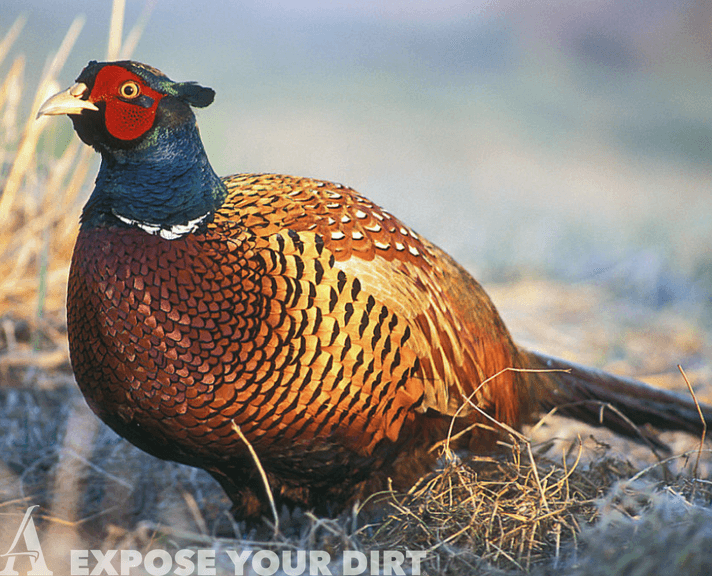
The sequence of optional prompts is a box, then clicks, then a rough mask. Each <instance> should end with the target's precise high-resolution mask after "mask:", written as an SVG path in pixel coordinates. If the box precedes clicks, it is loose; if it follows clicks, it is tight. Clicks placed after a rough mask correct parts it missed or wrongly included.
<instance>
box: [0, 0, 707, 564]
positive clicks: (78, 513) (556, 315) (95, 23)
mask: <svg viewBox="0 0 712 576" xmlns="http://www.w3.org/2000/svg"><path fill="white" fill-rule="evenodd" d="M78 16H79V18H78ZM120 20H121V19H120V18H118V17H116V16H115V17H114V22H115V23H116V22H119V21H120ZM123 20H124V21H125V23H124V26H123V32H122V33H120V34H119V36H120V37H121V39H122V40H123V42H118V40H117V38H116V33H117V30H119V29H120V25H119V26H116V25H115V26H113V27H112V30H113V32H112V34H113V36H111V35H110V34H109V30H110V22H111V21H112V2H110V1H108V0H106V1H103V2H96V1H94V2H88V1H86V0H61V1H53V0H3V2H2V3H1V4H0V189H1V190H2V195H0V449H1V450H0V451H2V453H3V457H2V459H1V460H0V501H1V502H2V503H12V502H15V503H18V504H17V505H18V506H19V508H18V510H19V512H18V513H20V514H21V513H22V511H23V510H24V506H25V503H26V502H30V503H41V504H43V506H44V508H45V509H49V510H51V514H52V516H53V517H55V518H59V519H72V518H75V519H78V518H83V519H87V518H90V519H91V518H94V520H93V522H95V523H96V525H98V526H99V527H100V528H101V529H102V530H103V529H104V528H105V527H106V526H109V525H112V526H127V527H129V528H130V527H131V526H133V522H134V520H133V519H134V518H135V517H136V518H141V519H145V518H150V519H156V518H159V519H160V520H161V522H163V523H164V524H165V523H167V524H168V525H169V526H174V525H181V524H180V523H178V522H176V521H174V519H175V516H176V514H178V512H176V510H177V508H176V504H175V500H176V499H177V500H179V501H181V502H187V503H188V504H190V503H191V502H195V500H197V502H198V505H199V507H200V510H201V513H202V514H203V515H204V516H205V518H210V517H211V514H210V513H209V510H210V507H211V506H212V507H213V508H216V509H217V512H215V514H214V515H213V516H215V515H218V516H219V514H220V511H223V512H224V510H225V509H227V504H226V503H225V502H221V503H219V504H218V500H216V498H215V494H216V486H215V485H214V483H213V482H212V481H211V480H210V479H207V478H204V477H203V476H200V473H198V472H196V471H194V470H188V469H183V468H181V469H180V470H179V468H178V467H175V466H172V465H169V464H165V463H159V462H158V461H157V460H155V459H153V458H151V457H149V456H147V455H145V454H139V453H138V452H137V450H135V449H132V448H131V447H129V446H128V445H127V444H126V443H123V442H120V441H119V439H118V438H117V437H116V436H115V435H113V434H112V433H111V432H109V431H108V429H106V428H105V427H103V426H101V427H100V426H99V422H98V420H97V419H96V418H95V417H94V416H93V415H91V414H89V412H88V409H87V407H86V405H85V404H84V402H83V400H82V399H81V397H80V395H79V393H78V390H77V388H76V386H75V384H74V379H73V375H72V373H71V368H70V366H69V360H68V350H67V341H66V326H65V319H64V318H65V311H64V300H65V291H66V281H67V273H68V268H69V257H70V254H71V248H72V246H73V243H74V237H75V235H76V231H77V225H78V219H79V214H80V210H81V206H82V204H83V202H84V201H85V199H86V198H87V197H88V195H89V193H90V191H91V183H92V181H93V178H94V174H96V171H97V168H98V158H97V157H96V155H95V154H93V153H92V152H91V151H90V150H88V149H86V147H85V146H83V145H82V144H81V143H80V142H79V141H78V139H77V138H76V136H75V135H74V133H73V132H72V129H71V122H70V121H69V120H68V119H66V118H53V119H45V120H42V121H39V122H36V121H35V120H34V116H35V113H36V110H37V108H38V107H39V104H40V103H41V102H42V101H43V100H44V99H45V98H46V97H47V96H49V95H50V94H51V93H53V92H57V91H58V90H59V89H61V88H65V87H67V86H69V85H70V84H71V83H72V82H73V80H74V78H76V76H77V75H78V74H79V72H80V71H81V69H82V68H83V67H84V66H85V65H86V63H87V62H88V61H89V60H104V59H106V54H107V51H113V52H115V53H118V52H120V51H121V50H124V51H127V52H132V57H133V58H134V59H136V60H139V61H142V62H145V63H148V64H151V65H153V66H155V67H157V68H159V69H161V70H162V71H163V72H165V73H166V74H167V75H168V76H169V77H171V78H172V79H174V80H179V81H187V80H195V81H198V82H199V83H201V84H204V85H206V86H210V87H212V88H214V89H215V90H216V91H217V97H216V100H215V103H214V104H213V105H212V106H210V107H209V108H206V109H202V110H198V111H197V116H198V121H199V124H200V128H201V132H202V135H203V139H204V142H205V145H206V148H207V151H208V154H209V156H210V158H211V159H212V162H213V165H214V167H215V169H216V171H217V172H218V174H221V175H228V174H231V173H236V172H281V173H288V174H294V175H299V176H310V177H314V178H321V179H327V180H333V181H337V182H341V183H344V184H348V185H350V186H352V187H354V188H355V189H356V190H358V191H359V192H361V193H362V194H364V195H366V196H367V197H370V198H371V199H373V200H374V201H376V202H377V203H378V204H380V205H381V206H383V207H384V208H386V209H387V210H389V211H390V212H392V213H393V214H395V215H397V216H398V217H400V218H401V219H402V220H403V221H404V222H406V223H407V224H409V225H410V226H411V227H413V228H414V229H415V230H416V231H418V232H419V233H420V234H422V235H424V236H425V237H427V238H429V239H430V240H431V241H433V242H435V243H436V244H438V245H440V246H441V247H442V248H444V249H445V250H447V251H448V252H450V253H451V254H452V255H453V256H454V257H455V258H456V259H457V260H458V261H460V262H461V263H462V264H463V265H465V266H466V267H467V268H468V269H469V270H471V271H472V272H473V274H474V276H475V277H476V278H478V279H479V280H480V281H481V282H482V283H483V284H484V285H485V288H486V289H487V291H488V292H489V293H490V294H491V296H492V297H493V299H494V301H495V304H496V305H497V306H498V308H499V309H500V311H501V313H502V315H503V317H504V319H505V321H506V323H507V324H508V325H509V327H510V329H511V330H512V332H513V333H514V335H515V337H516V339H517V340H518V341H519V342H523V343H525V344H527V345H530V346H532V347H536V348H538V349H542V350H544V351H546V352H548V353H551V354H554V355H558V356H564V357H568V358H571V359H575V360H577V361H580V362H582V363H586V364H592V365H596V366H600V367H603V368H605V369H608V370H612V371H615V372H619V373H625V374H633V375H635V376H638V377H641V378H644V379H645V380H646V381H648V382H650V383H652V384H655V385H658V386H666V387H669V388H675V389H677V390H679V391H681V392H684V393H687V388H686V386H685V384H684V382H683V380H682V379H681V377H680V373H679V372H678V370H677V368H676V365H677V364H678V363H679V364H682V365H683V366H684V367H685V369H686V371H687V374H688V375H689V376H690V379H691V381H692V384H693V386H694V388H695V389H696V390H697V392H698V394H699V397H700V398H701V399H703V400H706V401H708V402H710V401H712V364H711V363H710V358H712V178H711V176H712V148H711V147H710V139H711V137H712V99H710V97H709V93H710V87H711V86H712V67H711V66H710V62H712V4H710V3H708V2H704V1H702V0H689V1H685V0H676V1H669V0H668V1H660V0H650V1H648V2H645V3H641V2H633V1H631V0H608V1H607V0H588V1H587V2H565V1H557V0H530V1H528V2H520V1H514V0H503V1H500V2H485V1H476V0H473V1H470V2H463V1H458V0H438V1H437V2H433V1H432V0H408V1H406V0H397V1H396V0H360V1H358V2H356V1H349V0H311V1H309V0H301V1H300V0H289V1H286V2H279V1H276V0H275V1H249V0H246V1H244V2H238V1H232V2H231V1H212V2H202V3H200V2H195V1H194V0H190V1H188V0H171V1H168V0H163V1H160V0H157V1H150V2H148V3H146V2H143V1H139V0H127V2H126V6H125V15H124V19H123ZM3 38H4V39H5V40H4V41H3V40H2V39H3ZM112 38H113V40H112ZM122 43H123V48H120V47H119V46H120V44H122ZM567 426H569V428H567ZM570 426H571V423H570V422H569V423H568V424H566V423H561V422H559V423H558V424H555V425H554V426H553V427H550V428H541V429H539V434H540V437H539V439H541V440H548V439H549V438H551V437H552V435H553V434H556V435H557V436H558V437H559V438H566V437H567V436H568V438H569V439H575V438H576V437H577V434H581V432H580V428H579V429H573V428H570ZM552 429H553V430H554V432H552ZM596 434H597V435H598V434H600V431H597V432H596ZM97 438H98V440H97ZM605 438H606V442H608V444H606V446H608V447H609V448H610V446H611V445H613V444H614V443H615V441H614V440H611V438H610V436H607V437H605ZM535 440H536V438H535ZM669 441H670V443H671V445H672V446H673V447H674V449H675V451H676V453H682V452H684V451H685V450H687V449H689V447H690V445H691V444H694V443H695V439H691V438H690V437H683V438H679V437H678V440H674V439H672V440H669ZM620 452H621V453H622V454H623V456H624V457H625V458H633V456H632V454H633V452H632V450H631V449H630V448H629V447H628V446H627V445H623V446H622V447H621V448H620ZM559 454H560V452H559ZM92 455H93V460H92V461H93V462H96V463H97V464H93V465H91V466H93V468H92V467H90V466H89V465H87V462H88V461H89V460H91V459H92ZM636 457H637V456H636ZM647 457H650V455H649V454H647ZM641 458H642V457H641ZM128 463H130V464H128ZM97 475H98V476H99V478H98V479H97ZM168 477H170V478H172V479H174V480H175V479H176V478H177V479H178V484H179V487H180V486H189V488H187V489H185V490H183V491H181V492H178V493H176V492H170V490H168V489H167V486H166V484H167V480H166V478H168ZM201 478H202V480H201ZM105 485H106V486H108V488H104V486H105ZM196 486H197V487H196ZM203 486H207V488H205V489H203ZM171 490H172V488H171ZM180 490H182V488H181V489H180ZM171 494H173V496H171ZM193 497H194V498H195V500H190V498H193ZM171 498H173V499H171ZM107 499H108V500H107ZM114 500H115V501H116V503H113V504H111V502H113V501H114ZM108 501H111V502H110V503H107V502H108ZM126 502H129V504H126ZM131 502H132V503H131ZM110 504H111V505H110ZM161 506H162V507H163V508H162V509H161V510H162V511H157V510H156V509H155V508H157V507H161ZM196 509H197V508H195V507H194V506H192V505H191V506H188V510H189V511H188V512H185V514H186V515H187V516H188V517H190V518H193V516H191V514H193V513H194V511H195V510H196ZM96 510H100V511H101V512H100V513H99V514H98V515H96V516H95V515H94V514H95V512H96ZM121 515H124V516H127V517H129V518H128V519H127V518H123V516H121ZM132 515H133V516H132ZM119 517H121V518H122V520H121V522H120V521H119ZM197 518H198V519H197V520H195V522H197V525H198V527H199V528H200V527H201V526H202V527H204V526H205V522H203V523H202V524H201V522H202V520H200V518H199V517H197ZM192 521H193V520H191V521H190V522H192ZM82 522H84V520H82ZM190 522H187V523H188V524H190ZM206 522H207V520H206ZM12 526H13V528H12V529H13V530H14V526H15V524H13V525H12ZM83 526H85V527H87V528H86V530H87V533H89V532H90V530H89V528H91V527H92V526H94V524H91V523H88V524H83ZM200 530H202V531H205V530H203V528H200ZM128 533H129V534H131V532H128ZM102 534H103V532H102ZM107 534H109V535H108V536H107V538H109V539H111V538H119V536H116V533H114V532H111V531H108V532H107ZM112 534H113V535H112ZM121 534H124V533H123V532H121ZM71 537H74V536H71ZM85 537H86V534H85ZM102 537H103V536H102ZM122 537H123V536H122ZM127 537H128V536H127ZM131 537H132V538H133V537H134V536H131ZM56 542H59V540H56ZM107 542H108V540H107ZM70 547H71V546H69V545H68V544H67V545H66V546H64V545H60V544H57V549H58V550H60V551H62V550H66V549H68V548H70ZM105 547H109V548H120V547H121V546H120V545H118V544H116V542H115V541H114V540H111V542H110V543H109V544H106V546H105ZM124 547H129V546H128V544H126V545H125V546H124Z"/></svg>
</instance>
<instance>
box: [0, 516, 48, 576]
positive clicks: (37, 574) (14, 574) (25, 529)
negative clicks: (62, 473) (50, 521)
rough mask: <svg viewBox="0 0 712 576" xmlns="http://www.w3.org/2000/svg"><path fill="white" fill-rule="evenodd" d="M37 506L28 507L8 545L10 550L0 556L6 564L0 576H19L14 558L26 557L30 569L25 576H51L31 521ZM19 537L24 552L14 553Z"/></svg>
mask: <svg viewBox="0 0 712 576" xmlns="http://www.w3.org/2000/svg"><path fill="white" fill-rule="evenodd" d="M35 508H37V506H36V505H35V506H30V507H29V508H28V509H27V511H26V512H25V517H24V518H23V519H22V522H21V523H20V527H19V528H18V529H17V533H16V534H15V539H14V540H13V541H12V544H11V545H10V549H9V550H8V551H7V552H5V554H0V558H7V563H6V564H5V568H4V569H3V571H2V572H0V576H20V573H19V572H18V571H17V570H15V558H17V557H18V556H27V557H28V558H29V560H30V566H31V569H30V571H29V572H27V576H52V571H51V570H50V569H49V568H47V564H46V563H45V559H44V554H42V547H41V546H40V539H39V538H38V537H37V530H35V523H34V522H33V521H32V511H33V510H34V509H35ZM20 536H22V537H23V538H24V539H25V551H24V552H23V551H16V550H17V544H18V543H19V542H20Z"/></svg>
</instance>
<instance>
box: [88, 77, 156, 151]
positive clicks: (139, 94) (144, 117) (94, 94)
mask: <svg viewBox="0 0 712 576" xmlns="http://www.w3.org/2000/svg"><path fill="white" fill-rule="evenodd" d="M163 96H164V95H163V94H161V93H160V92H156V91H155V90H153V89H152V88H150V87H149V86H147V85H146V83H145V82H144V80H143V79H142V78H141V77H139V76H137V75H136V74H133V73H132V72H130V71H128V70H127V69H126V68H122V67H121V66H112V65H109V66H105V67H104V68H102V69H101V70H100V71H99V73H98V74H97V76H96V80H95V81H94V87H93V88H92V91H91V94H90V96H89V100H90V101H91V102H94V103H97V102H104V103H105V104H106V110H105V113H104V121H105V124H106V129H107V130H108V132H109V134H111V135H112V136H113V137H114V138H118V139H119V140H134V139H135V138H138V137H140V136H142V135H143V134H145V133H146V132H147V131H148V130H150V129H151V128H152V127H153V123H154V121H155V118H156V108H158V102H159V101H160V100H161V98H163Z"/></svg>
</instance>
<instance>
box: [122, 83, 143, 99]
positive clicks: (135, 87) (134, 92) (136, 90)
mask: <svg viewBox="0 0 712 576" xmlns="http://www.w3.org/2000/svg"><path fill="white" fill-rule="evenodd" d="M119 94H120V95H121V96H122V97H123V98H127V99H129V100H133V99H134V98H138V97H139V96H140V94H141V86H139V84H138V82H135V81H133V80H129V81H127V82H124V83H123V84H122V85H121V86H120V87H119Z"/></svg>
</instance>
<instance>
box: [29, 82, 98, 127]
mask: <svg viewBox="0 0 712 576" xmlns="http://www.w3.org/2000/svg"><path fill="white" fill-rule="evenodd" d="M87 90H88V88H87V85H86V84H84V83H82V82H77V83H76V84H75V85H74V86H72V87H70V88H68V89H67V90H65V91H64V92H60V93H59V94H55V95H54V96H52V97H50V98H48V99H47V100H46V101H45V103H44V104H42V106H40V109H39V110H38V111H37V118H39V117H40V116H57V115H59V114H81V112H82V110H94V111H98V110H99V109H98V108H97V107H96V106H95V105H94V104H92V103H91V102H89V100H83V99H82V97H83V96H84V95H85V94H86V92H87Z"/></svg>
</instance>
